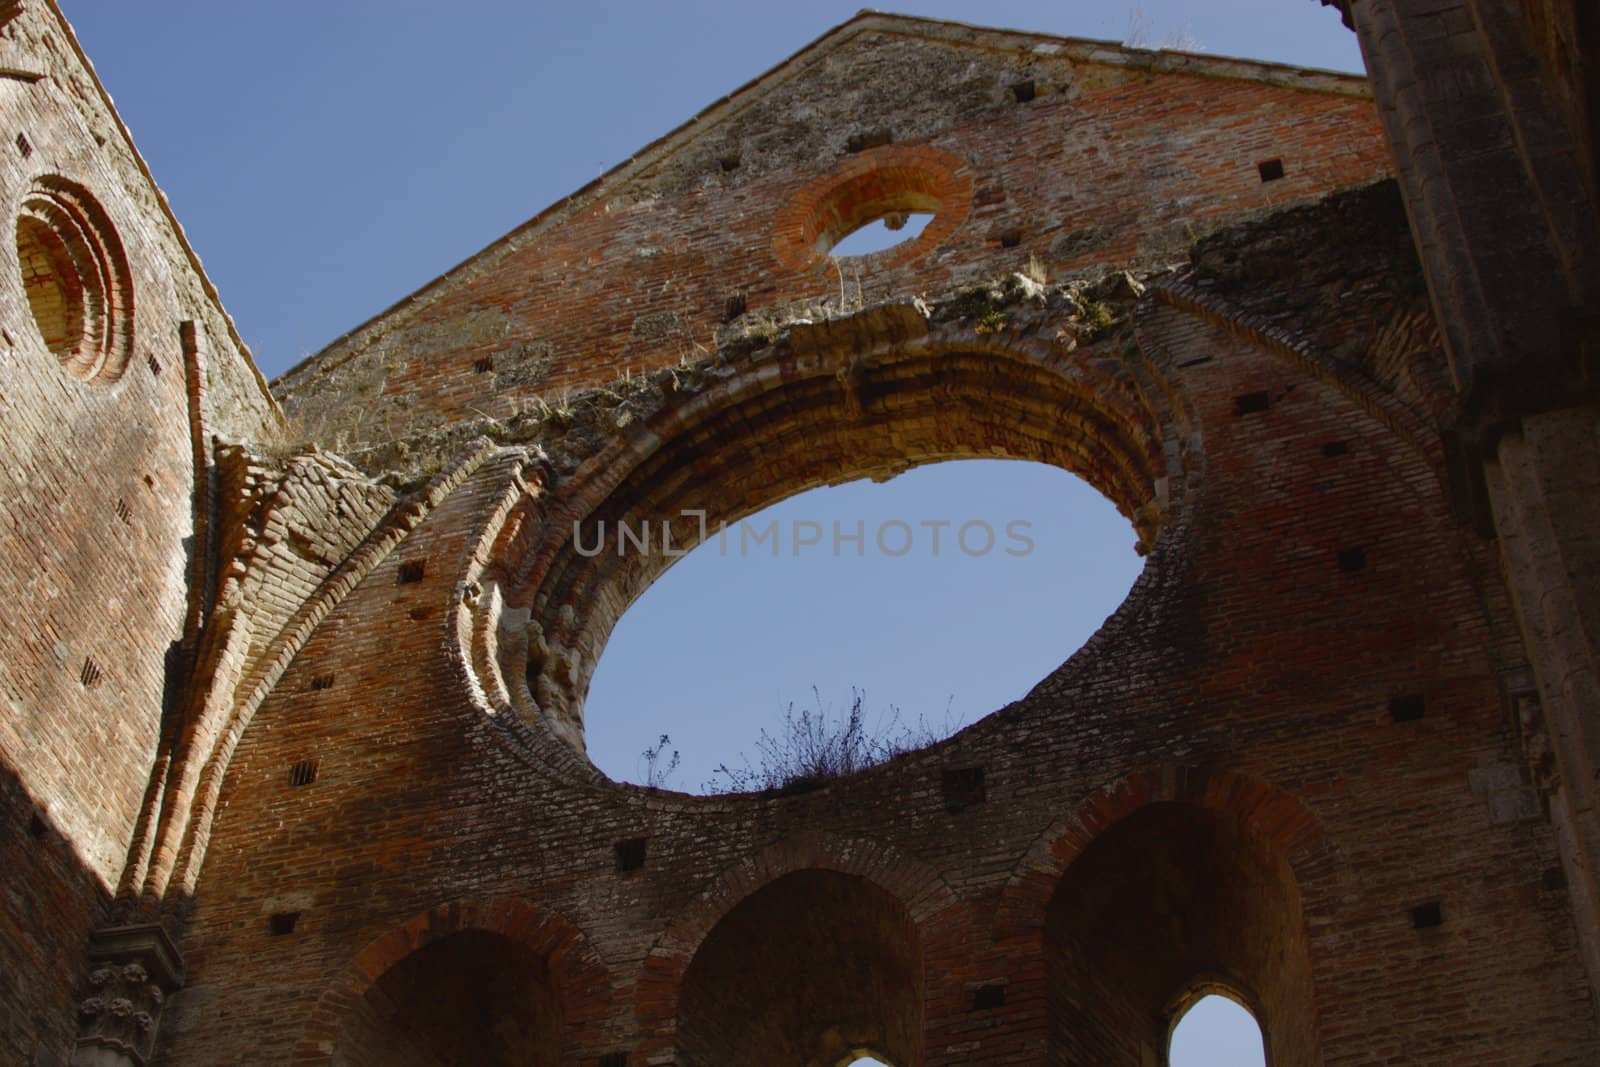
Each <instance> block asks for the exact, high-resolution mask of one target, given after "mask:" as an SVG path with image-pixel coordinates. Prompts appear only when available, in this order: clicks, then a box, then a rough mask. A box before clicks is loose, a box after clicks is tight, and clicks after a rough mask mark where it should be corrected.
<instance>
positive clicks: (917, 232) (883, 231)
mask: <svg viewBox="0 0 1600 1067" xmlns="http://www.w3.org/2000/svg"><path fill="white" fill-rule="evenodd" d="M932 221H933V213H932V212H930V211H913V212H904V211H897V212H894V213H893V214H889V215H884V216H882V217H880V218H877V219H874V220H872V221H871V222H869V223H867V224H866V225H864V226H862V227H860V228H859V229H856V230H854V231H852V232H851V233H849V234H847V235H846V236H845V238H844V239H843V240H842V241H840V242H839V243H838V244H836V245H834V246H833V250H832V253H831V254H832V255H834V256H835V257H837V258H841V259H843V258H846V257H850V256H869V255H871V254H872V253H874V252H883V251H886V250H888V249H890V248H893V247H895V246H896V245H901V244H905V243H906V242H907V241H915V240H916V239H917V238H918V237H921V236H922V231H923V230H925V229H927V228H928V223H930V222H932Z"/></svg>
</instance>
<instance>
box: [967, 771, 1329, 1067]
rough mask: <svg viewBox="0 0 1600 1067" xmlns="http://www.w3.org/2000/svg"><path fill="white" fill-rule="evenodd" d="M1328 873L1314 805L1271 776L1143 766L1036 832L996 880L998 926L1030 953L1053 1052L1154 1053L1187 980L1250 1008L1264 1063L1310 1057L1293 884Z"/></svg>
mask: <svg viewBox="0 0 1600 1067" xmlns="http://www.w3.org/2000/svg"><path fill="white" fill-rule="evenodd" d="M1337 872H1338V864H1337V862H1336V858H1335V856H1334V855H1333V853H1332V848H1331V845H1330V844H1329V842H1328V841H1327V840H1326V838H1325V837H1324V835H1323V834H1322V832H1321V828H1320V826H1319V825H1318V823H1317V821H1316V819H1315V817H1314V816H1313V815H1312V814H1311V812H1310V811H1309V810H1308V809H1307V808H1306V807H1305V806H1304V805H1303V804H1302V803H1301V802H1300V801H1299V800H1298V799H1296V798H1295V797H1293V796H1291V795H1290V794H1288V793H1286V792H1284V791H1283V790H1281V789H1278V788H1276V787H1274V786H1272V785H1269V784H1267V783H1265V782H1261V781H1259V780H1256V779H1252V778H1248V777H1245V776H1242V775H1238V774H1233V773H1230V772H1226V771H1210V770H1205V769H1202V768H1193V767H1163V768H1156V769H1149V770H1144V771H1140V772H1136V773H1134V774H1131V775H1129V776H1127V777H1125V778H1123V779H1121V780H1119V781H1117V782H1116V783H1113V784H1112V785H1109V786H1107V787H1105V788H1102V789H1099V790H1097V791H1095V792H1094V793H1092V794H1091V795H1090V796H1089V797H1088V798H1086V799H1085V800H1084V801H1083V802H1082V803H1081V804H1080V805H1079V806H1078V807H1077V809H1076V810H1075V811H1074V812H1073V813H1072V814H1071V815H1070V816H1068V817H1066V818H1064V819H1062V820H1059V821H1058V822H1057V823H1055V824H1054V825H1052V826H1051V827H1050V828H1049V829H1048V830H1047V831H1045V833H1043V834H1041V835H1040V836H1039V837H1038V838H1037V839H1036V840H1035V843H1034V845H1033V846H1032V847H1031V848H1030V849H1029V851H1028V853H1027V855H1026V856H1025V857H1024V859H1023V860H1022V862H1021V863H1019V865H1018V868H1017V870H1016V872H1015V873H1014V875H1013V877H1012V879H1011V881H1010V882H1009V884H1008V885H1007V887H1006V890H1005V892H1004V894H1003V897H1002V903H1001V906H1000V909H999V919H998V923H997V927H996V939H997V942H1001V943H1005V944H1009V945H1011V946H1012V949H1011V951H1012V953H1013V954H1015V955H1018V956H1021V957H1025V958H1039V957H1041V956H1042V958H1043V963H1044V967H1043V969H1042V970H1043V975H1044V988H1043V989H1042V990H1041V996H1042V1003H1044V1004H1046V1005H1047V1007H1046V1011H1047V1012H1048V1014H1049V1017H1050V1018H1049V1023H1048V1026H1049V1031H1050V1034H1051V1047H1052V1049H1053V1050H1054V1051H1053V1053H1052V1054H1053V1055H1054V1056H1056V1057H1057V1059H1058V1061H1059V1062H1079V1060H1080V1059H1084V1058H1087V1059H1088V1060H1092V1061H1095V1062H1124V1061H1126V1062H1140V1059H1141V1057H1146V1056H1155V1057H1158V1058H1164V1057H1165V1055H1166V1048H1167V1039H1168V1038H1169V1037H1170V1035H1171V1029H1172V1025H1173V1023H1174V1021H1175V1019H1176V1017H1177V1016H1178V1015H1180V1014H1181V1013H1182V1011H1183V1009H1184V1008H1186V1007H1187V1006H1188V1004H1189V1003H1190V1002H1191V1000H1192V999H1193V994H1194V993H1195V991H1197V990H1205V989H1227V990H1229V991H1230V994H1229V995H1231V996H1233V997H1234V998H1235V999H1237V1000H1239V1001H1240V1002H1241V1003H1244V1004H1246V1006H1247V1007H1249V1008H1250V1010H1251V1012H1252V1014H1254V1015H1255V1017H1256V1019H1257V1021H1258V1023H1259V1024H1260V1025H1261V1027H1262V1031H1263V1034H1264V1035H1265V1037H1266V1042H1267V1048H1268V1053H1269V1056H1270V1057H1271V1062H1273V1063H1275V1064H1278V1065H1279V1067H1282V1065H1285V1064H1316V1063H1320V1062H1321V1060H1320V1052H1319V1051H1318V1048H1317V1040H1318V1039H1317V1024H1316V1004H1315V991H1314V988H1313V974H1312V961H1311V958H1310V948H1309V934H1308V932H1307V929H1306V925H1305V917H1304V916H1305V908H1304V906H1303V904H1302V887H1304V886H1306V885H1308V884H1309V883H1320V884H1321V885H1322V888H1323V889H1324V890H1326V888H1327V887H1326V882H1327V880H1328V878H1330V877H1337ZM1110 930H1116V931H1118V932H1119V937H1120V938H1121V940H1119V941H1117V942H1116V943H1113V942H1112V940H1110V939H1108V937H1107V936H1106V934H1105V931H1110ZM1186 998H1187V999H1186Z"/></svg>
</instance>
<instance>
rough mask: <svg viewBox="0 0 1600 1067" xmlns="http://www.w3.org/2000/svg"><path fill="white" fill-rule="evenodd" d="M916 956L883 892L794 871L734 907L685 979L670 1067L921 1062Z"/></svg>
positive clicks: (914, 943)
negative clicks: (674, 1057)
mask: <svg viewBox="0 0 1600 1067" xmlns="http://www.w3.org/2000/svg"><path fill="white" fill-rule="evenodd" d="M922 970H923V963H922V948H921V944H920V941H919V938H918V935H917V929H916V925H915V923H914V922H913V921H912V918H911V916H910V914H909V913H908V912H907V910H906V908H905V905H904V904H902V903H901V902H900V901H899V900H898V899H897V898H896V897H894V896H893V895H892V894H891V893H889V892H888V891H887V890H885V889H883V888H881V887H879V886H877V885H875V884H873V883H872V882H869V881H867V880H866V879H865V878H860V877H857V876H855V875H849V874H843V873H840V872H837V871H829V870H801V871H795V872H793V873H791V874H787V875H784V876H783V877H782V878H779V879H778V880H777V881H775V882H772V883H771V884H769V885H767V886H765V887H763V888H761V889H759V890H757V891H756V892H754V893H752V894H751V895H749V896H748V897H746V898H745V899H744V900H742V901H740V902H739V903H738V904H737V905H735V906H734V907H733V908H732V910H730V911H729V912H728V913H727V914H726V915H724V916H723V917H722V919H721V920H720V921H718V923H717V924H716V925H715V926H714V927H712V929H711V932H710V933H709V934H707V935H706V937H705V939H704V941H702V942H701V944H700V946H699V948H698V949H697V950H696V952H695V954H694V957H693V958H692V959H691V960H690V962H689V966H688V968H687V970H686V971H685V972H684V976H683V982H682V985H681V987H680V992H679V997H678V1023H677V1046H678V1059H677V1062H678V1063H679V1064H681V1065H683V1067H714V1065H722V1064H730V1063H774V1064H776V1063H783V1064H793V1065H795V1067H840V1065H841V1064H849V1063H858V1062H861V1061H862V1060H863V1058H865V1059H866V1062H868V1063H871V1062H873V1061H874V1060H876V1061H877V1062H880V1063H887V1064H912V1063H920V1062H922V1029H923V1026H922V1002H923V994H922V989H923V975H922Z"/></svg>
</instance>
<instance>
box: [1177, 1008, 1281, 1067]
mask: <svg viewBox="0 0 1600 1067" xmlns="http://www.w3.org/2000/svg"><path fill="white" fill-rule="evenodd" d="M1266 1062H1267V1055H1266V1050H1265V1045H1264V1043H1263V1041H1262V1037H1261V1025H1260V1024H1259V1023H1257V1022H1256V1018H1255V1016H1254V1015H1252V1014H1250V1010H1249V1009H1248V1008H1246V1007H1245V1006H1244V1005H1242V1004H1240V1003H1239V1002H1238V1001H1236V1000H1234V999H1232V998H1231V997H1225V996H1222V995H1220V994H1216V993H1212V994H1210V995H1208V996H1204V997H1201V998H1200V999H1199V1000H1197V1001H1195V1002H1194V1004H1193V1005H1191V1006H1190V1007H1189V1008H1188V1009H1187V1010H1186V1011H1185V1012H1184V1013H1183V1014H1182V1015H1181V1016H1179V1018H1178V1023H1177V1025H1176V1026H1174V1027H1173V1029H1172V1040H1171V1042H1170V1043H1169V1044H1168V1047H1167V1063H1168V1064H1169V1065H1170V1067H1209V1065H1211V1064H1219V1063H1226V1064H1228V1067H1266Z"/></svg>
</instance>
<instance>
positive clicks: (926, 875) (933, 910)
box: [634, 832, 960, 1045]
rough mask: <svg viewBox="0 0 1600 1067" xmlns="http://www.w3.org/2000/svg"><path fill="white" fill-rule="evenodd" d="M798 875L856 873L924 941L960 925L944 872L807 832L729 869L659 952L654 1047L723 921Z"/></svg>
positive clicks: (869, 845) (653, 977)
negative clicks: (896, 907)
mask: <svg viewBox="0 0 1600 1067" xmlns="http://www.w3.org/2000/svg"><path fill="white" fill-rule="evenodd" d="M797 871H835V872H837V873H839V874H849V875H854V876H856V877H858V878H861V879H864V880H865V881H867V882H870V883H872V884H873V885H875V886H877V887H878V888H879V889H882V890H884V891H885V892H887V893H889V894H890V895H891V896H893V897H894V898H895V899H897V900H899V901H900V903H901V904H902V905H904V906H905V909H906V912H907V914H908V915H909V916H910V918H911V921H912V923H913V924H914V925H915V926H916V928H917V930H918V932H919V933H920V934H921V935H922V940H923V941H924V943H926V942H928V941H929V940H930V937H929V935H930V933H932V932H933V930H934V929H935V928H939V927H942V926H944V925H945V924H946V923H949V922H955V921H959V913H960V902H959V901H958V899H957V897H956V895H955V892H954V890H952V889H951V888H950V886H949V884H948V883H947V882H946V881H945V880H944V876H943V875H941V874H940V873H939V872H938V871H936V870H935V869H933V868H932V867H930V866H928V865H927V864H926V863H923V862H922V861H921V860H918V859H916V858H914V857H911V856H908V855H906V854H905V853H903V852H901V851H899V850H898V849H896V848H894V847H893V846H892V845H888V844H885V843H883V842H881V841H873V840H868V839H864V838H842V837H836V836H834V835H831V834H822V833H815V832H806V833H801V834H796V835H794V836H792V837H787V838H784V839H783V840H781V841H777V842H774V843H773V844H771V845H768V846H766V847H765V848H763V849H760V850H759V851H757V852H755V853H754V854H752V855H750V856H748V857H746V858H745V859H743V860H740V861H739V862H738V863H736V864H734V865H733V866H731V867H729V868H727V869H726V870H724V871H723V872H722V874H721V875H719V876H718V877H717V878H716V879H714V880H713V881H712V883H711V884H710V885H709V886H707V887H706V890H705V891H704V892H703V893H702V894H700V896H699V897H698V898H696V900H695V901H694V903H693V904H691V905H690V906H689V907H688V908H686V909H684V910H683V911H682V912H680V913H679V914H678V915H677V916H676V917H675V918H674V919H673V920H672V922H671V923H670V924H669V925H668V926H667V928H666V929H665V930H664V931H662V933H661V935H660V936H659V937H657V938H656V941H655V944H654V945H652V946H651V948H650V953H649V955H648V956H647V957H646V958H645V961H644V969H643V971H642V972H641V974H640V976H639V981H638V984H637V985H636V986H635V990H634V1014H635V1018H636V1020H637V1022H638V1025H639V1031H640V1033H641V1034H643V1035H647V1039H648V1040H649V1041H650V1042H651V1043H652V1045H655V1044H659V1043H661V1042H664V1041H667V1040H669V1039H670V1036H671V1035H672V1034H674V1033H675V1031H676V1028H677V1017H678V993H679V990H680V988H681V985H682V982H683V976H684V974H685V972H686V971H687V970H688V969H689V964H690V962H691V961H692V960H693V959H694V956H695V953H696V952H697V951H699V949H700V946H701V945H702V944H703V943H704V942H705V939H706V938H707V937H708V936H710V934H711V931H712V930H713V929H715V928H716V925H717V923H718V922H720V921H721V920H722V918H723V917H724V916H725V915H727V914H728V913H729V912H730V911H732V910H733V909H734V907H735V906H737V905H738V904H739V903H740V902H741V901H743V900H744V899H746V898H747V897H749V896H751V895H752V894H753V893H756V892H758V891H760V890H762V889H765V888H766V887H767V886H770V885H772V884H773V883H775V882H776V881H778V879H780V878H782V877H784V876H785V875H788V874H794V873H795V872H797Z"/></svg>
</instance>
